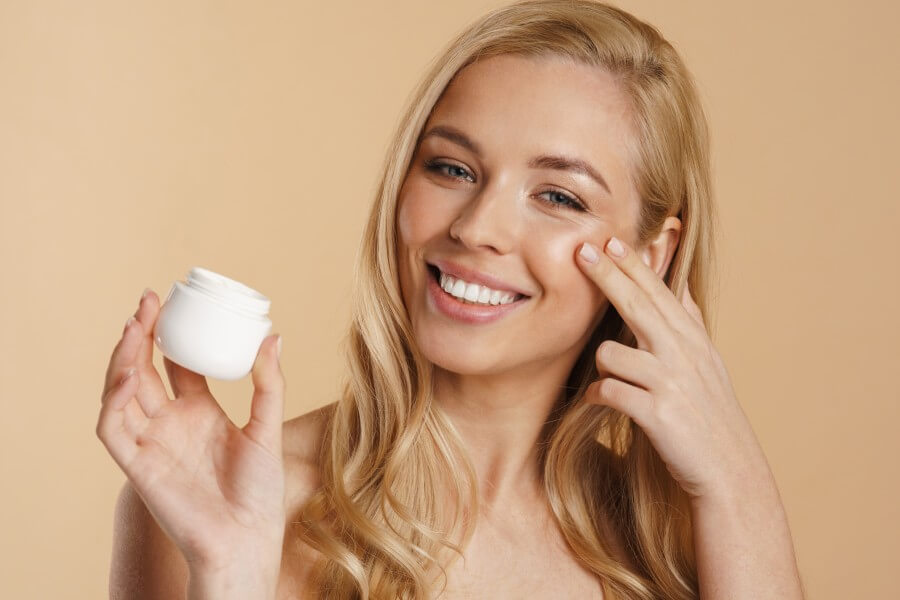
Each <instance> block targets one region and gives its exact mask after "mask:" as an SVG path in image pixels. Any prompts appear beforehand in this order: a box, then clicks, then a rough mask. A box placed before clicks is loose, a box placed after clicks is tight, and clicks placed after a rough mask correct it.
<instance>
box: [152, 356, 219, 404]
mask: <svg viewBox="0 0 900 600" xmlns="http://www.w3.org/2000/svg"><path fill="white" fill-rule="evenodd" d="M163 365H165V367H166V375H168V377H169V385H170V386H171V387H172V393H173V394H175V397H176V398H180V397H182V396H187V395H191V394H210V393H211V392H210V391H209V384H207V382H206V377H204V376H203V375H201V374H200V373H195V372H194V371H191V370H190V369H188V368H186V367H182V366H181V365H179V364H178V363H176V362H172V360H170V359H169V357H168V356H163Z"/></svg>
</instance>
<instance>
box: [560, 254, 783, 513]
mask: <svg viewBox="0 0 900 600" xmlns="http://www.w3.org/2000/svg"><path fill="white" fill-rule="evenodd" d="M613 239H615V238H613ZM620 243H621V244H622V247H623V248H624V250H625V252H624V255H623V256H621V257H619V256H615V255H614V254H612V253H611V252H610V249H609V244H607V246H606V251H605V252H597V251H596V247H595V246H592V248H594V250H595V252H594V254H595V255H596V261H594V262H592V261H590V260H589V259H588V258H586V257H585V255H584V254H583V253H582V252H579V253H578V259H577V261H576V262H578V264H579V266H580V267H581V268H582V270H583V271H584V272H585V273H586V274H587V276H588V277H589V278H590V279H591V280H592V281H593V282H594V283H596V284H597V286H598V287H599V288H600V290H601V291H602V292H603V294H604V295H605V296H606V297H607V298H608V299H609V301H610V303H612V305H614V306H615V307H616V309H617V310H618V312H619V315H621V317H622V319H623V320H624V321H625V323H626V324H627V325H628V327H629V328H630V329H631V331H632V332H633V333H634V336H635V339H636V340H637V343H638V347H637V348H631V347H629V346H626V345H624V344H621V343H619V342H616V341H614V340H605V341H603V342H602V343H601V344H600V347H599V348H598V349H597V355H596V362H597V370H598V372H599V373H600V375H601V378H600V379H598V380H597V381H595V382H593V383H591V385H590V386H589V387H588V390H587V393H586V394H585V401H586V402H591V403H595V404H599V405H606V406H609V407H611V408H614V409H616V410H618V411H621V412H623V413H625V414H626V415H628V416H629V417H631V418H632V420H634V422H635V423H637V424H638V425H639V426H640V427H641V429H643V431H644V433H645V434H646V435H647V436H648V438H649V439H650V442H651V443H652V444H653V447H654V448H655V449H656V451H657V452H658V453H659V455H660V457H661V458H662V459H663V461H664V462H665V463H666V465H667V467H668V469H669V472H670V473H671V474H672V476H673V477H674V478H675V480H676V481H678V483H679V484H680V485H681V487H682V488H684V490H685V491H686V492H687V493H688V494H689V495H690V496H691V498H692V501H696V500H698V499H704V500H705V499H714V500H722V501H726V502H727V501H730V500H732V499H734V498H735V497H738V496H740V495H743V494H744V493H746V492H748V491H749V492H752V491H759V490H756V486H758V485H760V484H761V483H765V484H769V483H771V482H772V478H771V471H770V470H769V466H768V463H767V461H766V458H765V454H764V453H763V450H762V448H761V447H760V445H759V442H758V441H757V439H756V435H755V434H754V432H753V429H752V427H751V426H750V422H749V421H748V419H747V416H746V415H745V414H744V411H743V410H742V409H741V406H740V404H739V403H738V400H737V397H736V396H735V393H734V388H733V387H732V385H731V380H730V378H729V376H728V372H727V370H726V369H725V364H724V362H723V361H722V357H721V356H720V355H719V352H718V351H717V350H716V348H715V347H714V346H713V343H712V341H711V340H710V337H709V333H708V332H707V330H706V326H705V325H704V323H703V316H702V314H701V312H700V309H699V307H698V306H697V305H696V304H695V303H694V300H693V298H692V297H691V295H690V292H689V291H688V289H687V286H685V289H684V292H683V293H682V295H681V296H682V297H681V300H680V301H679V300H678V299H676V297H675V295H674V294H673V293H672V290H670V289H669V288H668V287H667V286H666V284H665V282H663V280H662V279H661V278H660V277H659V275H657V273H656V272H655V271H653V270H652V269H651V268H650V267H648V266H647V265H646V264H645V263H644V262H643V261H642V260H641V258H640V257H639V256H638V255H637V254H636V253H635V252H634V251H633V249H632V248H630V247H629V246H628V245H627V244H625V243H624V242H620ZM588 254H589V253H588Z"/></svg>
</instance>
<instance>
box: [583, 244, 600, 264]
mask: <svg viewBox="0 0 900 600" xmlns="http://www.w3.org/2000/svg"><path fill="white" fill-rule="evenodd" d="M578 253H579V254H580V255H581V257H582V258H583V259H584V260H586V261H588V262H589V263H595V262H597V259H598V258H600V255H599V254H597V249H596V248H594V246H593V244H589V243H587V242H585V243H583V244H582V245H581V250H580V251H579V252H578Z"/></svg>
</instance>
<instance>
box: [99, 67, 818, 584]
mask: <svg viewBox="0 0 900 600" xmlns="http://www.w3.org/2000/svg"><path fill="white" fill-rule="evenodd" d="M523 123H525V124H527V126H522V124H523ZM438 125H442V126H445V127H453V128H455V129H456V130H457V131H462V132H464V133H465V134H466V135H467V136H468V137H469V138H470V139H471V140H473V141H475V142H476V143H477V145H478V146H479V147H480V153H478V154H476V153H474V152H472V151H471V150H469V149H466V148H464V147H462V146H460V145H459V144H458V143H454V142H452V141H450V140H447V139H443V138H441V137H439V136H427V137H425V138H423V140H422V143H421V144H420V145H419V146H418V147H417V148H416V152H415V156H414V158H413V161H412V164H411V167H410V169H409V171H408V173H407V176H406V178H405V179H404V183H403V185H402V188H401V190H400V195H399V198H398V202H399V206H398V215H397V227H398V233H399V236H398V239H399V248H398V250H399V277H400V283H401V292H402V295H403V299H404V302H405V304H406V307H407V309H408V311H409V315H410V318H411V321H412V324H413V329H414V333H415V336H416V342H417V343H418V345H419V346H420V349H421V350H422V351H423V353H424V354H425V355H426V357H427V358H428V359H429V360H431V361H432V362H433V363H434V365H435V367H436V369H435V372H436V379H435V383H436V387H435V399H436V401H437V402H438V403H440V405H441V406H442V408H443V409H444V410H445V411H446V413H447V414H448V415H449V417H450V418H451V419H452V421H453V422H454V425H455V426H456V427H457V429H458V430H459V432H460V434H461V436H462V438H463V442H464V443H465V445H466V446H467V449H468V451H469V455H470V457H471V458H472V460H473V462H474V464H475V468H476V472H477V476H478V484H479V486H480V491H481V492H482V498H483V504H482V506H481V507H480V509H481V511H482V513H481V515H480V517H479V519H478V522H477V523H478V524H477V528H476V531H475V534H474V537H473V538H472V540H471V543H470V544H469V546H467V547H466V549H465V558H466V560H465V561H464V562H463V561H457V562H455V563H454V565H453V566H452V567H451V568H450V569H449V571H448V577H449V585H448V588H447V590H446V592H445V593H444V594H443V595H442V597H443V598H471V597H498V598H499V597H529V598H560V597H579V598H580V597H592V598H601V597H602V591H601V589H600V586H599V582H598V581H597V579H596V578H595V577H594V576H593V575H592V574H591V573H589V572H587V571H586V570H584V569H583V568H582V567H581V566H580V565H579V564H578V563H577V561H576V560H575V559H574V557H573V556H571V553H570V551H569V550H568V548H567V547H566V545H565V544H564V542H563V541H562V538H561V536H560V533H559V531H558V530H557V529H556V527H555V525H554V523H553V520H552V518H551V515H550V512H549V509H548V507H547V502H546V499H545V498H544V497H543V495H542V492H541V488H540V486H539V485H538V469H537V456H536V453H535V450H536V447H535V445H536V442H537V440H538V435H539V431H540V429H541V427H542V426H543V424H544V422H545V421H546V418H547V416H548V414H549V411H550V409H551V407H552V405H553V404H554V402H555V401H556V399H557V397H558V393H559V390H560V386H561V385H563V384H564V382H565V379H566V376H567V374H568V373H569V371H570V369H571V367H572V365H573V363H574V361H575V359H576V357H577V356H578V354H579V352H580V351H581V350H582V348H583V346H584V344H585V342H586V341H587V337H588V335H589V333H590V332H591V330H592V329H593V327H594V326H595V325H596V323H597V322H598V321H599V319H600V318H601V317H602V315H603V312H604V311H605V310H606V309H607V308H608V307H609V306H610V305H613V306H615V307H616V309H617V310H618V311H619V313H620V314H621V315H622V317H623V319H624V320H625V321H626V323H627V324H628V325H629V326H630V327H631V329H632V331H634V332H635V336H636V338H637V340H638V348H637V349H633V348H628V347H626V346H623V345H621V344H618V343H616V342H614V341H605V342H604V343H603V344H602V345H601V348H600V350H599V351H598V353H597V357H596V360H597V367H598V371H599V372H600V373H601V378H600V380H598V382H595V383H594V384H592V386H591V388H590V390H589V393H588V395H587V397H586V398H585V401H586V402H593V403H596V404H605V405H608V406H611V407H612V408H614V409H616V410H620V411H622V412H624V413H626V414H628V415H629V416H631V417H632V418H633V419H634V420H635V422H636V423H637V424H638V425H640V426H641V428H642V429H643V430H644V431H645V432H646V433H647V435H648V437H649V438H650V440H651V441H652V443H653V444H654V446H655V448H656V449H657V450H658V452H659V453H660V456H661V457H662V458H663V460H664V461H665V462H666V464H667V466H668V467H669V470H670V472H671V473H672V474H673V476H674V477H675V479H676V480H677V481H678V482H679V483H680V484H681V485H682V486H683V487H684V489H685V490H686V491H687V492H688V493H689V494H690V496H691V498H692V506H691V508H692V516H693V522H694V527H695V531H694V533H695V545H696V555H697V562H698V573H699V576H700V588H701V596H702V597H703V598H704V599H716V598H802V592H801V590H800V583H799V575H798V574H797V571H796V562H795V558H794V555H793V548H792V544H791V539H790V532H789V530H788V527H787V520H786V517H785V513H784V509H783V506H782V504H781V501H780V499H779V497H778V492H777V488H776V486H775V482H774V478H773V477H772V474H771V471H770V470H769V468H768V464H767V462H766V460H765V456H764V454H763V452H762V450H761V448H760V447H759V444H758V442H757V440H756V438H755V436H754V434H753V432H752V429H751V427H750V424H749V423H748V421H747V419H746V417H745V415H744V413H743V411H742V410H741V408H740V405H739V403H738V402H737V399H736V398H735V395H734V391H733V388H732V386H731V384H730V380H729V378H728V374H727V371H726V370H725V367H724V363H723V362H722V360H721V357H720V356H719V354H718V352H716V350H715V348H714V347H713V345H712V343H711V341H710V339H709V336H708V333H707V332H706V330H705V328H704V326H703V321H702V318H701V316H700V312H699V309H698V308H697V306H696V304H694V302H693V300H692V299H691V297H690V294H689V291H687V290H686V293H684V294H682V296H681V298H675V296H674V295H673V294H672V293H671V291H670V290H669V289H668V288H667V287H666V286H665V285H664V283H663V281H662V277H663V275H664V274H665V272H666V270H667V269H668V266H669V264H670V262H671V259H672V256H673V255H674V252H675V249H676V247H677V244H678V240H679V235H680V231H681V223H680V222H679V221H678V219H676V218H674V217H670V218H668V219H667V220H666V221H665V223H664V224H663V227H662V229H661V231H660V233H659V234H658V236H656V237H655V238H654V239H652V240H650V241H648V243H646V244H645V245H643V246H640V247H639V246H637V245H636V243H635V242H636V240H635V237H634V232H635V226H636V223H637V214H638V213H637V210H638V198H637V194H636V192H635V190H634V188H633V186H632V185H631V183H630V171H629V167H630V165H629V164H628V161H627V153H626V151H625V148H626V145H625V141H626V140H627V139H628V136H629V135H630V130H629V119H628V111H627V104H626V102H625V101H624V98H623V96H622V95H621V93H620V91H619V90H618V88H617V87H616V84H615V81H614V80H613V79H612V78H611V77H610V76H609V74H607V73H605V72H604V71H602V70H598V69H593V68H589V67H586V66H583V65H577V64H574V63H571V62H567V61H564V60H559V59H540V60H535V59H524V58H518V57H512V56H500V57H493V58H490V59H487V60H483V61H481V62H478V63H476V64H474V65H471V66H470V67H468V68H466V69H464V70H463V71H461V72H460V73H458V74H457V77H456V78H455V79H454V81H453V83H452V84H451V85H450V86H449V88H448V89H447V90H446V92H445V94H444V95H443V96H442V98H441V100H440V102H439V103H438V105H437V106H436V107H435V109H434V111H433V112H432V114H431V116H430V118H429V119H428V122H427V123H426V126H425V129H424V131H425V132H428V131H429V130H430V129H431V128H432V127H434V126H438ZM551 153H553V154H565V155H569V156H575V157H578V158H581V159H583V160H585V161H587V162H589V163H590V164H592V165H593V166H594V168H595V169H596V170H598V171H600V173H601V174H602V177H603V178H604V180H605V182H606V184H607V186H608V188H609V191H607V190H605V189H604V188H603V187H602V186H600V185H598V184H596V183H594V182H592V181H590V180H589V179H588V178H586V177H585V176H582V175H572V174H570V173H565V172H561V171H557V170H549V169H541V170H536V169H532V168H529V167H528V166H527V163H528V161H529V159H530V158H532V157H533V156H535V155H538V154H551ZM438 159H440V162H442V163H445V165H443V166H441V167H439V168H433V169H428V168H426V167H425V163H426V161H435V160H438ZM451 165H452V166H451ZM435 167H436V165H435ZM559 194H565V195H566V196H569V197H570V198H571V199H573V200H574V201H575V202H578V203H579V204H580V205H582V206H583V207H584V209H585V210H583V211H579V210H575V209H573V208H571V206H569V203H570V202H571V200H566V199H564V198H562V197H561V196H560V195H559ZM554 205H557V206H554ZM559 205H561V206H559ZM614 237H615V238H618V239H619V240H621V241H622V243H623V247H624V249H625V253H624V256H622V257H617V256H613V255H612V254H611V253H610V251H609V248H610V245H609V244H608V242H609V241H610V240H611V239H612V238H614ZM585 242H588V243H589V245H590V247H592V248H593V250H594V252H593V257H592V260H587V259H586V258H585V255H584V254H582V253H581V252H580V250H581V249H582V244H583V243H585ZM590 243H592V244H590ZM588 254H589V255H590V253H588ZM431 258H443V259H450V260H453V261H455V262H458V263H461V264H463V265H466V266H469V267H472V268H475V269H478V270H481V271H485V272H489V273H491V274H493V275H495V276H498V277H500V278H501V279H503V280H505V281H507V282H509V283H511V284H513V285H515V286H517V287H519V288H521V289H523V290H524V291H526V292H527V293H528V295H529V296H530V298H529V299H528V300H527V301H526V302H525V303H524V304H523V305H522V306H520V307H519V309H518V310H517V311H516V312H515V313H512V314H510V315H507V316H506V317H505V318H503V319H501V320H500V321H497V322H494V323H491V324H481V325H471V324H464V323H461V322H458V321H451V320H449V319H448V318H447V317H444V316H442V315H440V314H438V313H436V312H435V311H434V310H432V309H431V308H429V305H428V304H427V303H426V301H425V298H426V284H427V281H428V279H427V278H428V272H427V270H426V267H425V262H424V261H425V260H427V259H431ZM158 312H159V299H158V297H157V296H156V294H154V293H152V292H149V293H147V294H146V295H145V297H144V298H143V299H142V301H141V303H140V306H139V308H138V310H137V311H136V313H135V318H134V319H133V320H130V321H129V324H128V325H127V326H126V328H125V331H124V332H123V335H122V339H121V340H120V341H119V343H118V344H117V346H116V348H115V349H114V351H113V354H112V357H111V359H110V365H109V367H108V369H107V374H106V379H105V383H104V390H103V393H102V407H101V412H100V417H99V420H98V424H97V435H98V437H100V439H101V441H103V443H104V445H105V446H106V447H107V449H108V450H109V452H110V454H111V455H112V456H113V458H114V459H115V460H116V462H117V463H118V464H119V466H120V467H121V468H122V470H123V471H124V472H125V473H126V475H127V476H128V479H129V482H128V484H129V485H130V486H131V487H133V490H134V491H135V492H136V493H125V492H128V491H129V488H126V489H125V490H123V496H122V498H120V507H121V510H117V513H119V512H121V513H123V514H124V515H127V516H126V517H124V518H123V519H122V520H123V521H124V524H119V523H117V530H116V531H117V533H116V539H117V545H116V547H117V550H116V553H115V554H114V563H113V569H112V575H111V591H116V592H117V593H119V594H121V595H123V597H124V596H127V597H135V598H139V597H147V598H149V597H176V596H177V597H184V596H185V591H187V597H188V598H191V599H200V598H217V599H223V598H248V597H254V598H256V597H258V598H273V597H275V598H278V599H288V598H295V597H298V594H299V595H300V597H303V594H304V593H305V592H307V591H309V590H307V575H308V571H307V570H306V567H307V566H308V565H310V564H311V561H312V559H313V558H314V557H315V554H314V553H310V552H306V553H305V554H303V553H302V551H301V554H300V555H294V554H292V552H293V550H292V549H291V548H292V547H291V546H289V545H287V544H285V545H284V547H282V543H283V542H284V541H285V540H287V539H289V534H288V533H286V532H288V531H290V529H291V521H292V520H293V517H294V516H295V513H296V510H297V509H298V508H299V507H300V506H301V505H302V504H303V502H305V500H306V499H307V498H308V497H309V495H310V494H311V493H312V491H314V490H315V488H316V486H317V485H318V482H317V481H318V478H317V473H318V465H317V464H316V462H315V456H316V450H317V448H318V445H319V444H318V440H319V439H320V437H321V433H322V432H321V423H322V419H321V416H322V414H323V411H327V410H329V407H325V408H323V409H319V410H316V411H313V412H311V413H307V414H306V415H303V416H301V417H298V418H297V419H292V420H291V421H288V422H286V423H282V415H283V407H284V388H285V384H284V379H283V376H282V373H281V370H280V366H279V363H278V354H277V351H276V339H275V336H270V337H269V338H267V339H266V340H265V341H264V342H263V345H262V347H261V348H260V353H259V355H258V357H257V361H256V363H255V364H254V367H253V384H254V395H253V399H252V410H251V415H252V416H251V420H250V422H248V423H247V424H246V425H245V426H244V427H243V428H238V427H236V426H235V425H234V424H233V423H232V422H231V421H230V420H229V419H228V418H227V416H226V415H225V414H224V412H223V411H222V410H221V408H220V407H219V405H218V403H217V402H216V401H215V399H214V398H213V397H212V395H211V394H210V393H209V388H208V387H207V385H206V382H205V380H204V378H203V377H202V376H200V375H198V374H196V373H192V372H190V371H188V370H186V369H183V368H181V367H179V366H178V365H175V364H174V363H172V362H171V361H169V360H168V359H164V364H165V367H166V371H167V375H168V377H169V381H170V384H171V387H172V390H173V393H174V396H175V397H174V398H169V397H168V396H167V395H166V392H165V389H164V387H163V385H162V381H161V378H160V377H159V374H158V373H157V371H156V370H155V368H154V367H153V363H152V353H153V340H152V331H153V327H154V324H155V321H156V318H157V315H158ZM131 369H135V375H133V376H132V377H125V375H126V373H128V372H129V370H131ZM282 440H283V441H282ZM173 456H176V457H177V460H172V459H171V457H173ZM262 490H267V491H269V492H271V493H270V494H262V493H260V492H261V491H262ZM209 507H213V509H212V510H209ZM204 515H205V516H204ZM204 519H209V520H214V521H215V523H214V525H212V524H210V523H207V524H205V525H204ZM133 532H136V533H139V534H140V535H141V536H144V537H143V538H141V539H147V540H156V541H154V542H153V543H152V544H150V543H148V544H147V547H152V548H153V551H152V555H150V556H144V555H141V554H139V553H138V554H137V555H135V552H136V550H135V548H136V547H135V543H134V542H129V541H128V540H129V539H131V538H132V536H131V535H129V534H130V533H133ZM610 542H611V543H612V544H613V546H614V547H616V546H617V545H618V544H619V541H618V540H610ZM148 552H149V551H148ZM133 555H135V556H136V557H134V556H133ZM129 557H131V558H129ZM117 561H120V562H121V563H122V564H121V565H119V564H118V563H117ZM135 573H138V574H139V575H135ZM148 573H150V574H152V575H148ZM163 577H165V578H166V579H165V583H164V584H163V583H160V582H162V581H163ZM119 579H121V581H119ZM151 588H152V591H148V590H149V589H151Z"/></svg>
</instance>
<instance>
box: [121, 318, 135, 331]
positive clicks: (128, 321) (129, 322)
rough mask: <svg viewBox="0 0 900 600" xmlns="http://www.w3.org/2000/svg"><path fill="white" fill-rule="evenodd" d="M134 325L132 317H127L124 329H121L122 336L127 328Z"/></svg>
mask: <svg viewBox="0 0 900 600" xmlns="http://www.w3.org/2000/svg"><path fill="white" fill-rule="evenodd" d="M132 323H134V317H128V320H127V321H125V327H124V328H123V329H122V335H125V332H126V331H128V326H129V325H131V324H132Z"/></svg>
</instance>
